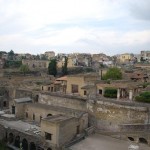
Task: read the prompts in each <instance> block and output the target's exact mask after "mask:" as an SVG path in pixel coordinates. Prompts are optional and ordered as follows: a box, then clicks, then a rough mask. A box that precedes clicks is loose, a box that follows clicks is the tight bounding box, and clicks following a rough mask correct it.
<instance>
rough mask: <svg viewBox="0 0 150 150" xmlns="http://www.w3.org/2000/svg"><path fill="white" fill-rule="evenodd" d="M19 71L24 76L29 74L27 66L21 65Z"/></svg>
mask: <svg viewBox="0 0 150 150" xmlns="http://www.w3.org/2000/svg"><path fill="white" fill-rule="evenodd" d="M20 71H21V72H22V73H23V74H24V75H26V73H27V72H29V71H30V70H29V67H28V65H21V67H20Z"/></svg>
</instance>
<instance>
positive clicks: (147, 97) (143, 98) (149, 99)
mask: <svg viewBox="0 0 150 150" xmlns="http://www.w3.org/2000/svg"><path fill="white" fill-rule="evenodd" d="M135 100H136V101H138V102H145V103H150V92H149V91H147V92H143V93H141V94H140V95H139V96H136V97H135Z"/></svg>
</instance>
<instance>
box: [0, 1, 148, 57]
mask: <svg viewBox="0 0 150 150" xmlns="http://www.w3.org/2000/svg"><path fill="white" fill-rule="evenodd" d="M149 7H150V0H0V51H6V52H9V51H10V50H13V51H14V52H15V53H31V54H42V53H44V52H45V51H55V52H56V53H74V52H79V53H92V54H94V53H105V54H107V55H110V56H111V55H115V54H122V53H135V54H139V53H140V51H141V50H150V8H149Z"/></svg>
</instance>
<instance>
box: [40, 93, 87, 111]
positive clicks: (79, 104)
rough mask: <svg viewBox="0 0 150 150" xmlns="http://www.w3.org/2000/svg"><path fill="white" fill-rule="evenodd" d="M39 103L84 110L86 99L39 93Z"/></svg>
mask: <svg viewBox="0 0 150 150" xmlns="http://www.w3.org/2000/svg"><path fill="white" fill-rule="evenodd" d="M39 103H42V104H48V105H52V106H61V107H67V108H72V109H77V110H81V111H86V100H84V99H78V98H71V97H63V96H52V95H47V94H39Z"/></svg>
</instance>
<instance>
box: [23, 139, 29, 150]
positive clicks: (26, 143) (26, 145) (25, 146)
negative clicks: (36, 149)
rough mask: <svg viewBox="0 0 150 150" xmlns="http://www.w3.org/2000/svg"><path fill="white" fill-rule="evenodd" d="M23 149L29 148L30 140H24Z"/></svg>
mask: <svg viewBox="0 0 150 150" xmlns="http://www.w3.org/2000/svg"><path fill="white" fill-rule="evenodd" d="M22 149H23V150H28V141H27V140H26V139H23V140H22Z"/></svg>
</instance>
